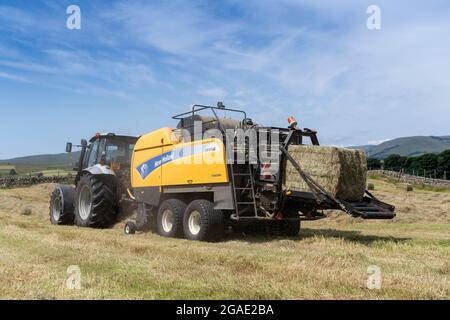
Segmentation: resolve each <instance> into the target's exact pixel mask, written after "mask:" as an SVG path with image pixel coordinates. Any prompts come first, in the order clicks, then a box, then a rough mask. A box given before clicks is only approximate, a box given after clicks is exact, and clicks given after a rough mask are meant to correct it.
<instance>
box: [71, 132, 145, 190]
mask: <svg viewBox="0 0 450 320" xmlns="http://www.w3.org/2000/svg"><path fill="white" fill-rule="evenodd" d="M137 139H138V137H134V136H125V135H116V134H114V133H97V134H96V135H95V136H94V137H92V138H91V139H90V140H89V143H88V142H87V141H86V140H84V139H83V140H81V145H80V146H79V147H81V154H80V160H79V162H78V165H77V167H76V168H75V169H76V171H77V177H76V181H75V184H77V183H78V180H79V179H80V177H81V175H82V174H83V173H84V172H86V171H88V172H91V173H92V174H110V175H116V176H117V177H118V178H119V179H120V180H122V179H125V180H126V181H127V180H129V170H130V164H131V156H132V153H133V149H134V145H135V144H136V141H137ZM66 151H67V152H71V151H72V144H71V143H70V142H69V143H67V146H66Z"/></svg>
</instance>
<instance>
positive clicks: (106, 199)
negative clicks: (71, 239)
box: [75, 174, 117, 228]
mask: <svg viewBox="0 0 450 320" xmlns="http://www.w3.org/2000/svg"><path fill="white" fill-rule="evenodd" d="M82 192H89V193H90V207H89V212H82V210H81V211H80V205H81V202H82V201H81V199H80V197H81V196H82V195H83V194H82ZM116 208H117V205H116V199H115V193H114V187H113V186H112V184H111V183H108V182H107V180H106V179H104V178H102V177H100V176H96V175H92V174H85V175H83V176H82V177H81V179H80V181H79V182H78V185H77V189H76V193H75V223H76V225H77V226H79V227H91V228H108V227H110V226H111V225H112V224H113V223H114V222H115V220H116V216H117V209H116ZM85 209H86V208H84V209H83V210H85ZM83 215H86V218H84V217H83Z"/></svg>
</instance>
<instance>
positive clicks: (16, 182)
mask: <svg viewBox="0 0 450 320" xmlns="http://www.w3.org/2000/svg"><path fill="white" fill-rule="evenodd" d="M73 180H74V178H73V177H70V176H54V177H5V178H0V188H14V187H25V186H31V185H35V184H40V183H72V182H73Z"/></svg>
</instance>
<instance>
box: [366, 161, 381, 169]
mask: <svg viewBox="0 0 450 320" xmlns="http://www.w3.org/2000/svg"><path fill="white" fill-rule="evenodd" d="M367 168H369V169H370V170H378V169H381V161H380V160H379V159H377V158H367Z"/></svg>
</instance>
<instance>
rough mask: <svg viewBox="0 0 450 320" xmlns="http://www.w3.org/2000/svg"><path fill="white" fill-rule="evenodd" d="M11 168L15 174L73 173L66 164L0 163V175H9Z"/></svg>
mask: <svg viewBox="0 0 450 320" xmlns="http://www.w3.org/2000/svg"><path fill="white" fill-rule="evenodd" d="M11 169H15V171H16V173H17V175H16V176H30V175H32V176H35V175H37V174H39V173H42V174H43V175H44V176H58V175H59V176H66V175H68V174H69V173H71V174H75V172H74V171H73V170H72V168H70V167H67V166H42V165H28V164H16V165H3V164H0V176H9V172H10V170H11Z"/></svg>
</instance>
